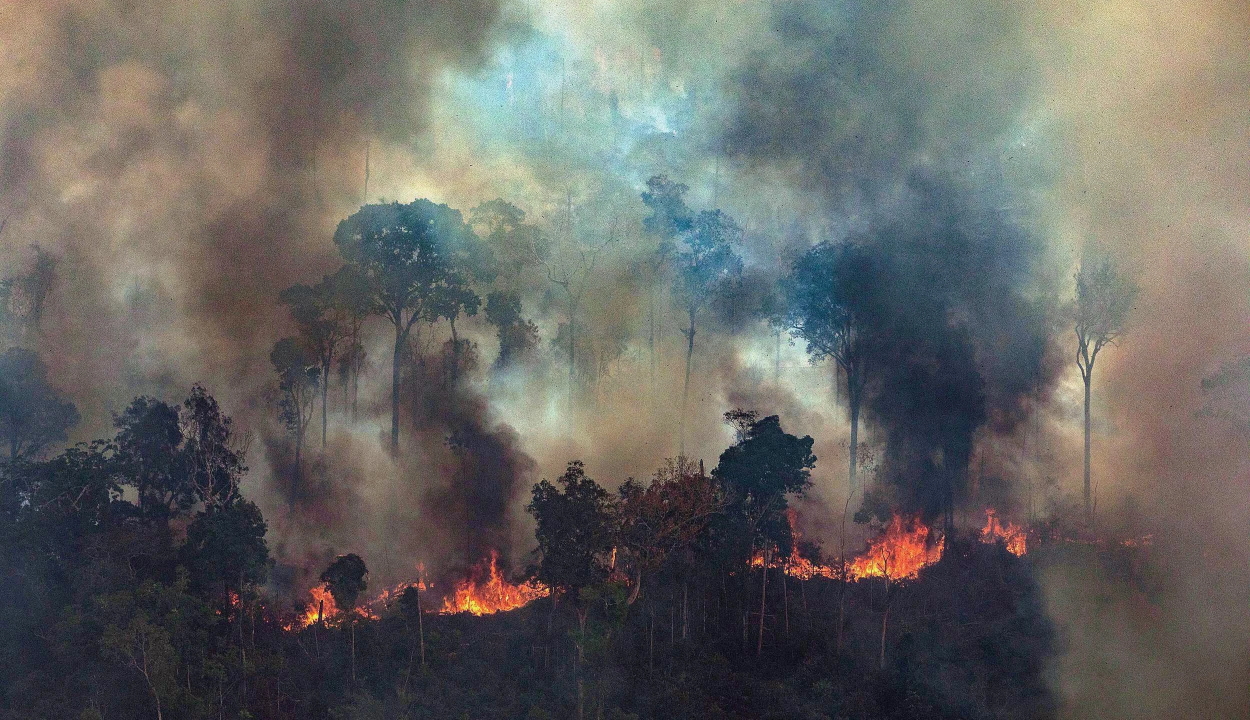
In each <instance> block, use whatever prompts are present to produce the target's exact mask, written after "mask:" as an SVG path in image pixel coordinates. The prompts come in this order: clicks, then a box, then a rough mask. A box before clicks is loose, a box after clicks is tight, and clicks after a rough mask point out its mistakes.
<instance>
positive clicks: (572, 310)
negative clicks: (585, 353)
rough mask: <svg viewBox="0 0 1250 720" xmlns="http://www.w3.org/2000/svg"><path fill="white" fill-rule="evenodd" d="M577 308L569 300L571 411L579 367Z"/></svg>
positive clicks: (569, 401) (569, 399) (569, 400)
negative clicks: (576, 370)
mask: <svg viewBox="0 0 1250 720" xmlns="http://www.w3.org/2000/svg"><path fill="white" fill-rule="evenodd" d="M576 318H577V306H576V305H575V304H574V303H573V300H572V299H571V298H570V300H569V397H568V403H569V409H570V410H571V409H572V408H573V385H574V369H575V368H576V367H577V340H576V337H577V335H576V333H577V321H576Z"/></svg>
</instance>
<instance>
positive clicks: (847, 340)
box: [782, 242, 876, 492]
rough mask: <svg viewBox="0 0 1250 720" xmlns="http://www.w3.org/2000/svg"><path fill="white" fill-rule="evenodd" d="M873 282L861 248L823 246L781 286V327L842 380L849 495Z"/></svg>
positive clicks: (811, 252) (853, 480)
mask: <svg viewBox="0 0 1250 720" xmlns="http://www.w3.org/2000/svg"><path fill="white" fill-rule="evenodd" d="M875 276H876V273H875V272H874V269H873V262H872V257H871V255H870V254H869V253H868V252H866V251H865V250H864V249H863V248H862V247H861V246H859V245H856V244H854V243H846V242H840V243H831V242H825V243H821V244H819V245H816V246H815V247H813V248H812V249H811V250H809V251H808V252H807V253H806V254H805V255H803V256H802V257H801V258H799V260H798V261H797V262H796V263H795V265H794V270H793V272H792V273H791V274H790V276H789V278H787V279H786V281H785V284H784V288H785V295H786V298H785V312H784V314H783V317H784V320H783V321H782V324H784V325H785V327H787V328H788V329H789V330H790V332H792V333H793V334H795V335H797V336H798V337H800V338H802V339H803V340H805V341H807V353H808V355H809V356H810V357H811V358H812V359H813V360H821V359H824V358H833V360H834V362H835V363H836V365H835V366H834V367H835V370H834V382H835V383H837V382H838V377H837V370H838V369H839V368H840V369H841V371H842V373H843V374H844V375H845V376H846V390H847V392H846V400H847V410H848V411H849V413H850V422H851V441H850V459H849V462H848V465H849V467H848V470H847V477H848V482H849V483H850V491H851V492H855V490H856V488H857V487H858V482H857V478H856V475H857V462H858V453H859V412H860V407H861V404H862V402H863V398H864V387H865V385H866V383H867V380H868V374H869V371H870V369H871V368H869V367H868V365H867V363H866V360H867V353H866V352H865V347H866V343H867V342H868V338H869V330H870V329H871V323H872V321H871V319H870V312H869V303H870V301H871V298H872V296H873V284H874V282H875Z"/></svg>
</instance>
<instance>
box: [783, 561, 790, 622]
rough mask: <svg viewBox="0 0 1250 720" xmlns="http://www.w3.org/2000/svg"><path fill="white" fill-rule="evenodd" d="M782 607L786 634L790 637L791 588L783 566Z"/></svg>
mask: <svg viewBox="0 0 1250 720" xmlns="http://www.w3.org/2000/svg"><path fill="white" fill-rule="evenodd" d="M781 607H782V609H783V612H784V613H785V623H786V624H785V633H786V637H790V586H789V584H787V583H786V568H785V566H784V565H782V566H781Z"/></svg>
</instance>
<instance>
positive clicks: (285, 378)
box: [269, 338, 321, 500]
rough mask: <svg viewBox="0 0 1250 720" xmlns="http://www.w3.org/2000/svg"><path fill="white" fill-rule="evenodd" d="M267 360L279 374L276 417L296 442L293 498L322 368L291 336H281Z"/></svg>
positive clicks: (293, 497)
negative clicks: (319, 367) (301, 452)
mask: <svg viewBox="0 0 1250 720" xmlns="http://www.w3.org/2000/svg"><path fill="white" fill-rule="evenodd" d="M269 362H270V363H272V364H273V369H274V372H276V373H277V374H278V391H279V393H280V396H279V398H278V417H279V419H281V420H282V424H283V425H284V426H285V427H286V430H287V433H288V434H289V435H290V436H291V439H292V440H294V441H295V475H296V479H295V482H294V483H293V487H292V488H291V499H292V500H294V499H295V495H296V489H297V487H295V486H298V483H299V475H300V473H301V464H300V451H301V450H302V449H303V447H304V436H305V434H306V433H307V432H308V425H309V423H311V422H312V413H313V401H314V400H315V398H316V395H317V384H318V382H319V379H320V376H321V371H320V370H319V369H318V366H317V361H316V358H314V357H313V356H312V355H310V354H309V353H308V351H307V350H306V349H305V348H304V346H303V344H302V343H300V342H299V341H297V340H295V339H293V338H283V339H281V340H279V341H278V342H277V343H275V344H274V346H273V351H272V352H270V353H269Z"/></svg>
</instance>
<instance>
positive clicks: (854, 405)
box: [835, 375, 859, 492]
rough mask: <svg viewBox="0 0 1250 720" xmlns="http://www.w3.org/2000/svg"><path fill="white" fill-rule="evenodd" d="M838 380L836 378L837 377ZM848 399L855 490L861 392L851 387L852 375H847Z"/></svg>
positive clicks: (852, 474)
mask: <svg viewBox="0 0 1250 720" xmlns="http://www.w3.org/2000/svg"><path fill="white" fill-rule="evenodd" d="M835 380H836V378H835ZM847 400H848V401H849V402H848V404H849V405H850V410H851V457H850V474H849V477H850V491H851V492H855V490H856V483H857V482H858V480H857V479H856V477H855V474H856V470H857V467H856V466H857V465H858V463H857V462H856V460H857V459H858V455H859V393H858V392H856V391H855V390H854V389H852V388H851V387H850V376H849V375H848V376H847Z"/></svg>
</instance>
